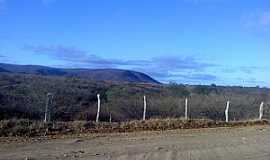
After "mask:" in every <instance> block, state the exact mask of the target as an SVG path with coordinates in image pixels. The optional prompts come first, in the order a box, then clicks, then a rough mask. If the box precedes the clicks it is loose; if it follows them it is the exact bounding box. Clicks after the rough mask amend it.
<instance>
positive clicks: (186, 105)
mask: <svg viewBox="0 0 270 160" xmlns="http://www.w3.org/2000/svg"><path fill="white" fill-rule="evenodd" d="M185 119H186V120H188V99H187V98H186V99H185Z"/></svg>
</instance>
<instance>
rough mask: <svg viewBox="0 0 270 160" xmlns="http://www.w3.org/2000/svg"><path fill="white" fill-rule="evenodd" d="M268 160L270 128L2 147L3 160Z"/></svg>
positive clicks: (0, 157) (96, 137) (119, 136)
mask: <svg viewBox="0 0 270 160" xmlns="http://www.w3.org/2000/svg"><path fill="white" fill-rule="evenodd" d="M17 159H18V160H24V159H28V160H29V159H31V160H32V159H33V160H35V159H36V160H49V159H60V160H62V159H63V160H64V159H65V160H68V159H83V160H86V159H87V160H110V159H112V160H126V159H128V160H143V159H150V160H176V159H181V160H219V159H224V160H225V159H226V160H243V159H245V160H246V159H249V160H255V159H256V160H266V159H270V126H253V127H243V128H215V129H194V130H174V131H163V132H139V133H127V134H106V135H88V136H86V135H83V136H81V137H73V138H71V137H69V138H61V139H60V138H59V139H54V140H43V141H31V142H9V143H4V142H1V143H0V160H17Z"/></svg>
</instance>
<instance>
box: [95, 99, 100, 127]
mask: <svg viewBox="0 0 270 160" xmlns="http://www.w3.org/2000/svg"><path fill="white" fill-rule="evenodd" d="M97 99H98V108H97V117H96V122H97V123H98V121H99V112H100V95H99V94H97Z"/></svg>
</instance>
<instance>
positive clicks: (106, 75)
mask: <svg viewBox="0 0 270 160" xmlns="http://www.w3.org/2000/svg"><path fill="white" fill-rule="evenodd" d="M3 72H8V73H19V74H33V75H44V76H64V77H78V78H87V79H90V80H96V81H115V82H131V83H152V84H160V82H158V81H157V80H155V79H154V78H152V77H151V76H149V75H147V74H145V73H142V72H138V71H133V70H125V69H114V68H104V69H87V68H54V67H48V66H41V65H18V64H8V63H0V73H3Z"/></svg>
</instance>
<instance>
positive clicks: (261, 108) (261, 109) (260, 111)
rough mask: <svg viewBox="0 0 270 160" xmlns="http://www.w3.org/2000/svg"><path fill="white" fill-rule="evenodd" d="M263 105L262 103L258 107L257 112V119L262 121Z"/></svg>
mask: <svg viewBox="0 0 270 160" xmlns="http://www.w3.org/2000/svg"><path fill="white" fill-rule="evenodd" d="M263 105H264V102H262V103H261V105H260V110H259V113H260V116H259V119H260V120H262V117H263Z"/></svg>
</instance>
